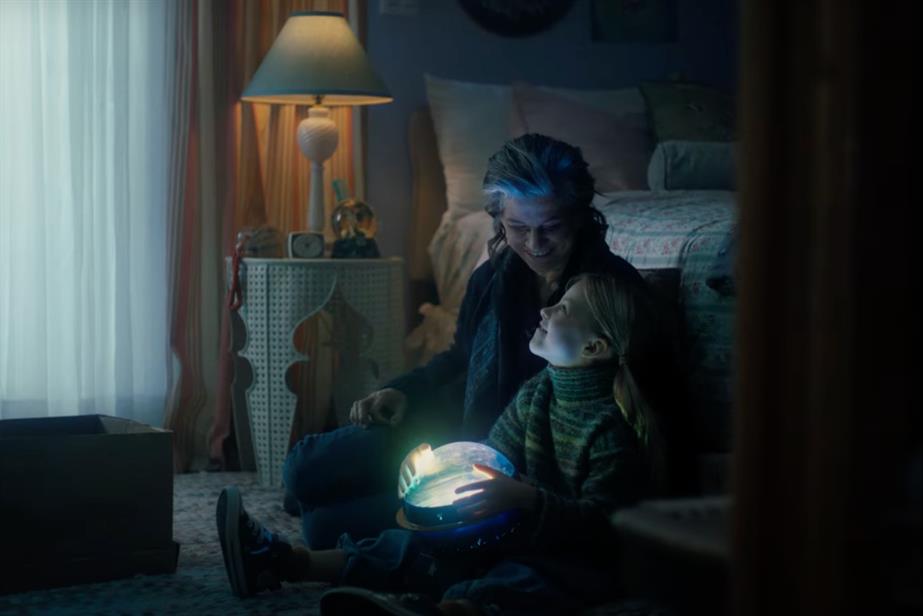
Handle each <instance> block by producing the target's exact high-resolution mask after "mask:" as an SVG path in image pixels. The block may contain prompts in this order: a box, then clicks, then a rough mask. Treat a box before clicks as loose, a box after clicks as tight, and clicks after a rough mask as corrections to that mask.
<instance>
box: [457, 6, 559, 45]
mask: <svg viewBox="0 0 923 616" xmlns="http://www.w3.org/2000/svg"><path fill="white" fill-rule="evenodd" d="M458 3H459V4H460V5H461V7H462V9H464V11H465V13H467V14H468V17H470V18H471V19H473V20H474V21H475V23H477V24H478V25H479V26H481V27H482V28H484V29H485V30H487V31H488V32H493V33H494V34H499V35H500V36H515V37H521V36H530V35H532V34H536V33H538V32H541V31H542V30H546V29H548V28H549V27H551V26H552V25H553V24H554V23H556V22H558V21H559V20H560V19H561V18H562V17H564V15H566V14H567V12H568V11H569V10H570V7H571V6H572V5H573V4H574V0H458Z"/></svg>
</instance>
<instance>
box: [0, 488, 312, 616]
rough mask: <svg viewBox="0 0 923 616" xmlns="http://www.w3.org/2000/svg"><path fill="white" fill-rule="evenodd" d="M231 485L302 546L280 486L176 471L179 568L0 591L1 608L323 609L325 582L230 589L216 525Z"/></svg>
mask: <svg viewBox="0 0 923 616" xmlns="http://www.w3.org/2000/svg"><path fill="white" fill-rule="evenodd" d="M230 484H236V485H238V486H240V490H241V494H242V495H243V498H244V505H245V506H246V508H247V511H248V512H250V513H251V514H252V515H253V516H254V517H255V518H256V519H258V520H259V521H260V522H262V523H263V525H264V526H266V527H267V528H270V529H272V530H273V531H277V532H280V533H281V534H283V535H284V536H285V537H286V538H288V539H289V540H291V541H292V542H293V543H295V544H296V545H299V544H300V543H299V542H300V535H301V529H300V522H299V520H298V519H297V518H293V517H292V516H290V515H288V514H287V513H285V511H284V510H283V509H282V489H281V488H266V487H263V486H260V485H259V484H258V483H257V480H256V474H255V473H189V474H184V475H176V477H175V478H174V483H173V508H174V509H173V520H174V521H173V536H174V539H175V540H176V541H177V542H179V544H180V551H179V563H178V566H177V569H176V573H174V574H170V575H149V576H141V575H139V576H135V577H132V578H127V579H124V580H115V581H112V582H102V583H98V584H87V585H83V586H70V587H66V588H56V589H49V590H39V591H33V592H27V593H21V594H15V595H5V596H0V614H3V615H6V614H64V615H66V614H75V615H76V614H81V615H82V614H104V615H107V614H196V615H197V616H204V615H207V614H222V615H225V614H226V615H233V614H307V615H310V614H320V611H319V610H318V601H319V600H320V595H321V593H322V592H323V591H324V590H325V589H326V588H327V585H325V584H316V583H305V584H287V585H285V586H284V587H283V589H282V590H281V591H278V592H273V593H262V594H260V595H257V596H256V597H251V598H248V599H239V598H237V597H235V596H234V595H233V594H231V588H230V585H229V584H228V580H227V577H226V575H225V572H224V562H223V560H222V557H221V547H220V545H219V544H218V531H217V529H216V527H215V503H216V502H217V500H218V494H219V493H220V492H221V489H222V488H223V487H224V486H226V485H230Z"/></svg>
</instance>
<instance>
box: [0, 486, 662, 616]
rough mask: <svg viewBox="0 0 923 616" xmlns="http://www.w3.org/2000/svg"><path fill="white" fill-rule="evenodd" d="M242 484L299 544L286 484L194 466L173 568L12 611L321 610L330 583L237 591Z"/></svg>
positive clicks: (5, 605) (269, 520) (26, 598)
mask: <svg viewBox="0 0 923 616" xmlns="http://www.w3.org/2000/svg"><path fill="white" fill-rule="evenodd" d="M230 484H237V485H238V486H240V490H241V493H242V495H243V498H244V505H245V506H246V508H247V511H248V512H249V513H251V514H252V515H253V516H254V517H255V518H256V519H258V520H259V521H260V522H261V523H263V525H265V526H266V527H267V528H270V529H271V530H273V531H276V532H279V533H281V534H283V535H284V536H285V537H287V538H288V539H289V540H290V541H292V542H293V543H294V544H296V545H303V543H301V528H300V521H299V520H298V519H297V518H293V517H292V516H290V515H288V514H287V513H285V511H284V510H283V509H282V489H281V488H265V487H262V486H260V485H259V484H258V483H257V480H256V474H255V473H191V474H185V475H177V476H176V477H174V483H173V538H174V539H175V540H176V541H178V542H179V544H180V552H179V564H178V566H177V569H176V573H175V574H172V575H150V576H142V575H138V576H135V577H133V578H128V579H124V580H115V581H112V582H103V583H99V584H87V585H82V586H70V587H67V588H56V589H50V590H39V591H34V592H27V593H20V594H14V595H5V596H0V615H2V616H6V615H7V614H53V615H57V614H62V615H70V614H73V615H78V614H79V615H81V616H82V615H84V614H100V615H109V614H119V615H122V614H128V615H134V614H145V615H146V614H195V615H196V616H206V615H208V614H221V615H228V616H232V615H234V614H301V615H311V614H320V611H319V609H318V602H319V600H320V596H321V594H322V593H323V592H324V590H326V589H327V588H328V586H327V585H326V584H317V583H304V584H286V585H284V586H283V588H282V590H280V591H277V592H273V593H262V594H260V595H257V596H256V597H252V598H249V599H238V598H237V597H235V596H234V595H232V594H231V589H230V586H229V585H228V580H227V577H226V575H225V572H224V562H223V560H222V557H221V548H220V546H219V544H218V531H217V530H216V528H215V503H216V502H217V500H218V493H219V492H221V489H222V488H223V487H224V486H226V485H230ZM585 614H586V616H591V615H592V616H675V614H674V613H673V612H670V611H666V610H662V609H656V608H654V607H653V606H651V605H650V604H648V603H646V602H633V601H627V602H619V603H617V604H610V605H606V606H600V607H597V608H594V609H592V610H590V611H588V612H586V613H585Z"/></svg>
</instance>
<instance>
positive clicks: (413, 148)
mask: <svg viewBox="0 0 923 616" xmlns="http://www.w3.org/2000/svg"><path fill="white" fill-rule="evenodd" d="M408 143H409V145H410V170H411V175H412V182H413V185H412V192H411V209H410V227H409V229H410V230H409V232H408V234H407V273H408V277H409V278H410V306H411V307H413V309H416V307H417V306H419V305H420V304H421V303H423V302H425V301H430V302H434V301H436V299H437V298H436V287H435V284H434V282H433V267H432V264H431V263H430V259H429V253H428V252H427V248H428V247H429V242H430V240H431V239H432V237H433V234H434V233H435V232H436V229H437V228H438V227H439V222H440V221H441V220H442V214H443V212H445V210H446V198H445V176H444V175H443V173H442V163H441V162H440V160H439V150H438V148H437V147H436V132H435V130H434V129H433V120H432V116H431V115H430V113H429V107H421V108H420V109H418V110H416V111H415V112H413V114H412V115H411V116H410V126H409V128H408Z"/></svg>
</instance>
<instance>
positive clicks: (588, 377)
mask: <svg viewBox="0 0 923 616" xmlns="http://www.w3.org/2000/svg"><path fill="white" fill-rule="evenodd" d="M547 370H548V374H549V376H550V377H551V386H552V387H553V388H554V397H555V398H556V399H558V400H563V401H568V402H580V401H583V400H598V399H599V398H606V397H609V396H611V395H612V382H613V380H614V379H615V373H616V372H618V362H602V363H598V364H593V365H592V366H585V367H582V368H559V367H556V366H552V365H550V364H549V365H548V368H547Z"/></svg>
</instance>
